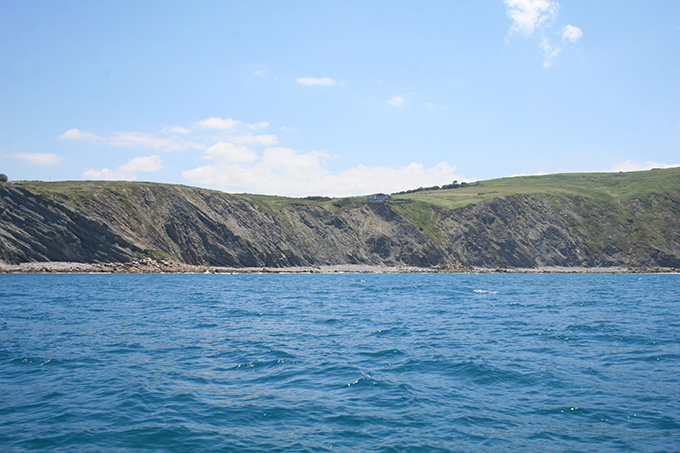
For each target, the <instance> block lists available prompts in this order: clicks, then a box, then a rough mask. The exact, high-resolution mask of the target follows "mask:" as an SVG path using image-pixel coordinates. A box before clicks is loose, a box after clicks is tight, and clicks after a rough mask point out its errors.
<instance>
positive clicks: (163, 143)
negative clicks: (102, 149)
mask: <svg viewBox="0 0 680 453" xmlns="http://www.w3.org/2000/svg"><path fill="white" fill-rule="evenodd" d="M106 141H107V143H108V144H109V145H113V146H122V147H124V148H147V149H148V148H150V149H167V148H171V149H174V148H175V144H174V142H173V141H172V140H171V139H168V138H161V137H156V136H154V135H151V134H145V133H142V132H117V133H116V135H114V136H113V137H109V138H108V139H107V140H106Z"/></svg>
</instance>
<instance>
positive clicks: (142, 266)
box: [0, 258, 680, 274]
mask: <svg viewBox="0 0 680 453" xmlns="http://www.w3.org/2000/svg"><path fill="white" fill-rule="evenodd" d="M45 273H57V274H74V273H82V274H91V273H102V274H236V273H238V274H262V273H278V274H285V273H308V274H311V273H324V274H327V273H367V274H385V273H522V274H526V273H555V274H588V273H590V274H593V273H609V274H611V273H626V274H629V273H673V274H677V273H680V269H677V268H660V267H656V268H636V269H629V268H623V267H539V268H509V269H505V268H495V269H489V268H481V267H475V268H463V267H455V268H453V267H414V266H384V265H361V264H338V265H326V266H295V267H217V266H200V265H199V266H197V265H190V264H185V263H179V262H174V261H169V260H152V259H149V258H146V259H142V260H136V261H131V262H126V263H74V262H62V261H49V262H32V263H21V264H4V263H0V274H45Z"/></svg>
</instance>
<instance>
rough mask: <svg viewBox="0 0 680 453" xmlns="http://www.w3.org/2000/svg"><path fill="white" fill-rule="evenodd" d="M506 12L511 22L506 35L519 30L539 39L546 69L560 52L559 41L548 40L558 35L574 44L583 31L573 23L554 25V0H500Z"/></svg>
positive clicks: (556, 3) (555, 14) (555, 10)
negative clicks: (563, 25) (560, 27)
mask: <svg viewBox="0 0 680 453" xmlns="http://www.w3.org/2000/svg"><path fill="white" fill-rule="evenodd" d="M504 3H505V5H506V7H507V8H508V9H507V15H508V17H509V18H510V21H511V23H512V25H511V27H510V33H509V34H510V35H513V34H515V33H519V34H521V35H523V36H524V37H526V38H530V37H532V36H534V35H536V36H537V39H538V41H539V49H540V55H541V57H542V60H543V67H544V68H549V67H550V66H552V64H553V62H554V60H555V59H556V58H557V56H558V55H560V53H561V52H562V47H561V46H560V45H559V44H553V42H552V39H553V38H554V37H555V36H557V35H559V36H560V37H561V42H562V43H571V44H574V43H575V42H576V41H578V40H579V39H580V38H581V36H583V32H582V31H581V29H580V28H578V27H576V26H574V25H566V26H565V27H563V28H562V29H559V28H556V22H557V17H558V15H559V10H560V5H559V3H558V2H557V1H556V0H504Z"/></svg>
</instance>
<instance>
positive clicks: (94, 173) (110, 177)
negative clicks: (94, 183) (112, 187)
mask: <svg viewBox="0 0 680 453" xmlns="http://www.w3.org/2000/svg"><path fill="white" fill-rule="evenodd" d="M80 176H81V177H82V178H83V179H89V180H93V179H96V180H106V181H121V180H128V181H134V180H135V179H136V178H135V175H134V173H126V172H123V171H120V170H109V169H108V168H102V169H101V170H95V169H92V168H90V169H88V170H85V171H84V172H83V173H82V174H81V175H80Z"/></svg>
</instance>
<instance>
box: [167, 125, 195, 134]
mask: <svg viewBox="0 0 680 453" xmlns="http://www.w3.org/2000/svg"><path fill="white" fill-rule="evenodd" d="M161 132H165V133H168V134H182V135H186V134H188V133H189V129H187V128H185V127H182V126H170V127H164V128H163V130H162V131H161Z"/></svg>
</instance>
